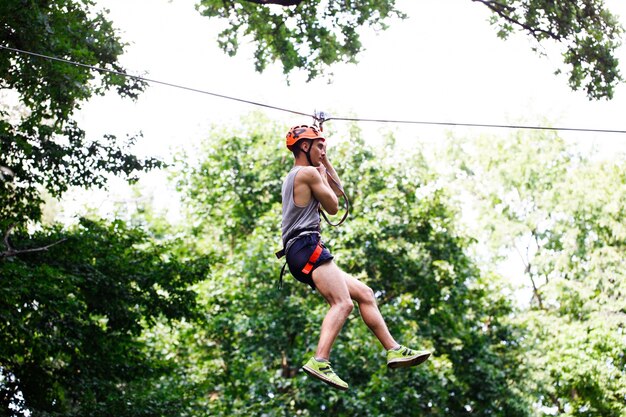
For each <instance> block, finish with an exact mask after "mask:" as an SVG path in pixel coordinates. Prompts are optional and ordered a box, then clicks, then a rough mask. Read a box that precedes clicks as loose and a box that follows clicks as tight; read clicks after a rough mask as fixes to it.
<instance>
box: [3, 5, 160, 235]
mask: <svg viewBox="0 0 626 417" xmlns="http://www.w3.org/2000/svg"><path fill="white" fill-rule="evenodd" d="M93 6H94V3H93V2H91V1H90V0H59V1H33V2H29V3H28V6H25V4H24V2H22V1H19V0H6V1H2V2H1V3H0V46H2V47H7V48H14V49H15V48H16V49H21V50H26V51H32V52H35V53H39V54H45V55H51V56H54V57H60V58H65V59H69V60H74V61H78V62H81V63H83V64H87V65H92V66H99V67H102V68H106V69H110V70H113V71H117V72H120V73H124V69H123V68H122V67H121V66H120V65H119V63H118V58H119V56H120V55H121V54H122V53H123V49H124V46H125V45H124V44H123V43H122V41H121V40H120V38H119V37H118V36H117V34H116V31H115V29H114V28H113V26H112V24H111V22H110V21H109V20H107V17H106V15H105V14H104V13H103V12H97V11H95V10H93ZM0 88H2V89H5V90H8V91H11V92H13V93H15V95H16V96H17V97H18V100H19V104H18V106H17V107H16V109H11V108H10V107H7V106H3V108H0V173H1V174H0V200H1V201H2V205H1V206H0V234H1V235H2V236H3V237H5V235H6V233H7V231H8V230H10V229H11V227H12V225H13V226H18V227H23V226H24V224H25V222H27V221H29V220H34V221H36V220H38V218H39V216H40V214H41V211H40V205H41V202H42V199H41V189H42V188H43V189H45V190H46V191H48V192H49V193H50V195H51V196H52V197H59V196H60V195H61V194H63V192H65V191H66V190H67V189H68V187H71V186H87V187H89V186H103V185H104V184H105V183H106V175H108V174H113V175H120V176H124V177H126V178H129V179H133V178H134V177H135V176H136V174H137V172H140V171H143V170H146V169H151V168H154V167H157V166H160V163H159V162H158V161H156V160H154V159H151V158H148V159H145V160H141V159H139V158H137V157H136V156H134V155H132V154H131V153H129V151H128V147H129V146H130V145H131V144H132V142H133V140H134V138H130V139H129V140H127V141H126V143H122V142H121V141H119V140H118V139H117V138H115V137H114V136H111V135H107V136H105V137H104V138H101V139H88V138H87V137H86V134H85V132H84V131H83V130H82V129H81V128H80V127H79V126H78V124H77V123H76V122H75V121H74V120H73V119H72V116H73V112H74V111H75V110H76V109H79V108H80V106H81V103H82V102H84V101H85V100H87V99H89V98H90V97H91V96H93V95H101V94H104V93H105V92H106V91H108V90H110V89H116V90H117V92H118V94H120V95H121V96H128V97H131V98H135V97H137V95H138V94H139V93H140V92H141V91H142V89H143V88H144V84H143V83H142V82H139V81H137V80H136V79H133V78H127V77H123V76H120V75H115V74H112V73H99V72H96V71H93V70H90V69H88V68H84V67H78V66H72V65H68V64H66V63H62V62H57V61H52V60H47V59H43V58H40V57H34V56H30V55H25V54H22V53H18V52H15V51H11V50H8V49H0Z"/></svg>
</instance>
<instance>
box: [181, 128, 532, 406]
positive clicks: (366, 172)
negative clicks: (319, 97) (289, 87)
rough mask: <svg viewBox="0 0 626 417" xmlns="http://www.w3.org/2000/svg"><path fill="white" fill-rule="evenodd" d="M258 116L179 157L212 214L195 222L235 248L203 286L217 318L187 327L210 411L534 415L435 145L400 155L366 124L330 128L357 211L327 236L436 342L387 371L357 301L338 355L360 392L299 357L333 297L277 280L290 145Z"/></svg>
mask: <svg viewBox="0 0 626 417" xmlns="http://www.w3.org/2000/svg"><path fill="white" fill-rule="evenodd" d="M259 125H262V124H260V123H258V121H255V122H254V124H253V126H254V127H253V128H248V129H249V130H248V131H245V132H244V133H241V132H223V133H222V132H216V135H215V137H213V138H211V140H210V141H209V142H208V145H207V146H206V150H205V153H203V154H202V155H201V157H200V162H199V163H198V164H197V165H194V164H191V165H190V166H183V168H182V169H181V172H183V173H185V179H184V180H182V181H181V182H180V183H179V185H180V186H181V188H182V189H184V191H185V193H186V194H187V195H188V197H189V202H190V203H191V204H192V205H193V212H192V213H193V214H192V217H193V218H194V219H195V218H203V219H204V222H203V223H204V224H203V225H202V226H201V227H198V229H196V233H197V237H198V240H203V239H205V243H201V242H199V243H198V245H199V246H203V245H206V246H210V247H212V248H217V250H218V251H219V252H220V253H221V254H222V259H221V262H220V263H219V264H218V265H215V267H214V268H213V269H212V274H211V277H210V279H209V280H208V281H207V282H206V283H204V284H203V285H202V286H201V288H200V290H199V291H200V292H201V294H203V296H202V298H203V304H204V306H205V308H206V312H207V320H206V324H205V325H204V326H203V327H202V328H201V329H197V330H195V331H193V332H184V333H181V334H180V335H179V337H180V338H181V340H182V342H181V348H180V352H179V354H178V357H179V360H180V361H181V363H182V366H183V367H184V369H186V370H188V371H191V370H192V368H193V367H194V366H195V367H196V375H197V376H196V378H197V379H199V380H202V381H204V383H205V384H206V388H205V390H206V392H209V393H210V394H209V395H208V398H204V399H202V400H200V402H199V404H201V403H204V409H205V412H204V413H202V414H198V415H211V416H220V415H228V416H233V415H250V414H255V415H272V416H288V415H305V416H306V415H309V416H314V415H319V414H320V413H329V414H331V415H336V416H355V415H358V416H367V415H371V416H378V415H391V416H393V415H398V416H400V415H405V413H406V410H407V407H408V408H410V409H412V410H419V411H416V412H418V413H423V414H432V415H441V416H444V415H445V416H450V415H464V414H466V413H467V412H468V410H470V409H471V410H472V412H473V413H475V414H477V415H501V416H505V415H506V416H525V415H527V414H528V413H527V410H528V409H529V407H528V406H527V405H526V404H525V403H524V400H523V398H522V396H521V394H520V393H519V392H517V391H516V389H515V387H514V381H516V380H518V379H519V378H521V374H520V369H519V364H518V363H517V362H516V355H517V354H518V351H517V349H518V345H517V339H518V337H519V335H518V334H517V331H516V329H515V327H513V326H511V325H510V323H509V319H508V315H509V314H510V313H511V312H512V309H511V306H510V304H509V303H508V302H507V301H506V299H505V298H504V297H503V295H502V293H503V292H502V288H500V285H499V284H498V283H497V281H496V280H495V279H494V277H492V276H489V275H484V276H483V275H481V274H480V271H478V269H477V268H476V267H475V266H473V264H472V261H471V260H470V259H469V258H468V256H467V255H466V254H465V251H466V249H467V247H468V245H469V244H470V243H471V242H470V241H469V240H468V239H466V238H463V237H462V236H460V235H459V234H457V232H456V229H455V225H454V221H453V217H454V215H455V212H454V211H453V210H452V209H451V208H450V206H449V205H448V204H447V197H446V195H445V193H444V192H443V191H442V190H439V191H436V192H433V193H428V192H425V191H424V188H423V187H424V186H426V185H427V184H428V181H429V179H430V176H431V175H432V174H430V172H431V171H430V169H429V168H428V166H426V165H425V164H424V160H423V158H421V157H420V155H415V156H408V157H406V158H401V159H398V158H394V157H393V154H394V149H393V148H391V147H390V148H385V149H376V150H374V149H371V148H369V147H368V146H367V145H366V144H365V143H364V142H363V141H362V140H361V139H360V138H359V137H358V133H355V135H356V136H353V137H351V140H350V141H349V143H347V142H346V143H343V142H342V143H341V144H340V145H332V143H334V142H330V143H331V149H330V155H331V160H333V163H334V165H335V166H336V167H337V169H338V171H339V172H340V176H341V178H342V181H343V182H344V184H345V185H346V187H347V190H348V194H349V196H350V199H351V202H352V203H353V211H352V214H351V216H350V218H349V220H348V222H347V223H346V224H345V226H343V225H342V226H341V227H340V228H338V229H333V230H330V229H329V228H326V229H325V230H324V232H323V233H324V236H325V242H326V243H327V244H328V245H329V246H330V247H331V249H332V250H333V252H334V254H335V255H336V260H337V262H338V263H339V264H340V265H341V266H342V267H343V268H344V269H346V270H347V271H349V272H350V273H352V274H354V275H355V276H359V277H361V278H362V279H363V280H364V281H365V282H366V283H368V284H369V285H371V286H372V287H373V288H374V289H375V290H376V291H377V296H378V298H379V302H380V305H381V310H382V311H383V314H384V316H385V317H386V318H387V321H388V324H389V326H390V329H391V330H392V332H393V333H394V334H395V335H396V336H397V337H398V338H399V339H400V340H402V342H403V343H407V344H411V345H415V346H424V347H427V348H432V349H434V351H435V355H434V357H433V358H432V360H429V362H428V363H427V364H426V365H424V366H422V367H420V368H417V369H412V370H407V371H406V372H390V371H388V370H386V367H385V362H384V356H383V355H382V353H383V352H382V348H381V347H380V346H379V344H378V342H376V341H375V340H374V338H373V337H372V335H371V333H370V332H369V330H368V329H367V328H366V326H365V325H364V324H363V323H362V322H361V320H360V319H359V317H358V312H357V313H354V314H353V316H351V318H350V320H349V322H348V323H347V324H346V326H345V328H344V330H343V332H342V334H341V336H340V338H339V339H338V341H337V344H336V345H335V349H334V350H333V358H332V359H333V362H334V364H335V368H336V369H337V371H338V372H339V374H340V375H341V376H342V377H345V379H346V380H347V381H348V382H349V383H350V385H351V391H350V392H351V393H352V395H342V394H339V393H337V392H334V391H332V390H329V389H328V388H327V387H326V386H324V385H322V384H319V383H318V382H316V381H314V380H311V379H310V378H307V377H306V376H305V375H304V374H303V373H302V372H299V368H300V366H301V365H300V362H302V361H304V360H306V359H307V358H308V355H310V354H311V352H312V351H313V350H314V348H315V345H316V343H317V335H318V332H319V326H320V324H321V321H322V318H323V317H324V315H325V313H326V309H327V306H326V305H325V303H324V302H323V300H322V299H321V297H319V296H318V295H317V294H316V293H314V292H311V291H310V289H308V287H306V286H304V285H301V284H299V283H297V281H295V280H293V279H292V278H290V277H289V276H287V278H286V279H287V282H286V283H285V286H284V288H283V290H282V291H279V290H278V289H277V286H276V285H277V279H278V272H279V270H280V267H281V266H282V264H281V263H280V262H277V261H276V260H275V258H274V254H273V253H274V251H276V250H277V249H278V248H279V245H280V184H281V182H282V179H283V178H284V176H285V175H286V173H287V172H288V170H289V168H290V166H291V164H292V157H291V155H290V153H288V151H287V150H286V149H284V147H283V140H282V134H280V135H279V134H276V133H275V132H276V130H274V131H271V130H268V131H264V130H263V129H257V127H258V126H259ZM278 131H279V132H283V131H286V128H282V129H279V130H278ZM252 132H255V133H252ZM235 142H236V143H235ZM225 184H229V186H225ZM222 187H223V188H222ZM237 190H243V192H237ZM218 196H221V198H218ZM244 207H245V209H244ZM221 216H223V217H221ZM216 236H219V238H216ZM182 346H184V347H182ZM194 346H195V347H194ZM189 349H191V352H192V353H190V352H189ZM187 355H189V356H191V357H192V358H193V359H189V360H186V359H184V358H185V357H186V356H187ZM186 372H187V371H186Z"/></svg>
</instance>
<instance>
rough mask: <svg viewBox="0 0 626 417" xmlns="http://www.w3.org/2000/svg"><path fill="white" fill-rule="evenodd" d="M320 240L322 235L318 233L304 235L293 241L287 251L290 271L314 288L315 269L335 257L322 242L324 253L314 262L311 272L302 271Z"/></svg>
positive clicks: (299, 279) (296, 277)
mask: <svg viewBox="0 0 626 417" xmlns="http://www.w3.org/2000/svg"><path fill="white" fill-rule="evenodd" d="M319 240H320V236H319V235H318V234H317V233H313V234H310V235H304V236H302V237H299V238H298V239H297V240H296V241H295V242H293V243H292V245H291V247H290V248H289V251H288V252H287V265H288V266H289V272H291V275H293V276H294V278H295V279H297V280H298V281H300V282H304V283H305V284H309V285H310V286H311V288H313V289H315V284H314V283H313V271H314V270H315V269H316V268H317V267H318V266H320V265H322V264H323V263H326V262H328V261H330V260H331V259H333V255H331V253H330V251H329V250H328V249H326V246H324V244H322V247H323V249H322V253H321V254H320V257H319V258H318V259H317V261H316V262H315V264H313V269H311V272H310V273H308V274H305V273H304V272H302V268H304V266H305V265H306V263H307V262H308V260H309V258H310V257H311V254H312V253H313V251H315V248H316V247H317V243H318V242H319Z"/></svg>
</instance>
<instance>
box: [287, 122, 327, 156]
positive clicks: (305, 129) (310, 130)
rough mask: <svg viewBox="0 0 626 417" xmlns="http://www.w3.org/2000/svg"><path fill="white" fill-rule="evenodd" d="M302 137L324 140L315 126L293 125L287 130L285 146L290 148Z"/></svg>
mask: <svg viewBox="0 0 626 417" xmlns="http://www.w3.org/2000/svg"><path fill="white" fill-rule="evenodd" d="M302 139H322V140H324V141H325V140H326V139H325V138H324V136H323V135H322V132H321V131H320V130H319V128H317V126H307V125H301V126H294V127H292V128H291V129H289V132H287V148H289V149H290V150H291V148H292V146H293V145H295V144H296V143H297V142H298V141H299V140H302Z"/></svg>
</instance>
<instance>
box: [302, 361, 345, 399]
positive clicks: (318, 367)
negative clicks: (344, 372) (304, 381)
mask: <svg viewBox="0 0 626 417" xmlns="http://www.w3.org/2000/svg"><path fill="white" fill-rule="evenodd" d="M302 369H303V370H304V372H306V373H307V374H309V375H311V376H312V377H314V378H317V379H320V380H322V381H323V382H325V383H327V384H328V385H330V386H332V387H335V388H337V389H340V390H342V391H345V390H347V389H348V384H347V383H345V382H344V381H342V380H341V378H339V377H338V376H337V374H336V373H335V371H333V368H332V367H331V366H330V362H320V361H318V360H316V359H315V358H314V357H313V358H311V359H309V361H308V362H307V363H305V364H304V366H303V367H302Z"/></svg>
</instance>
